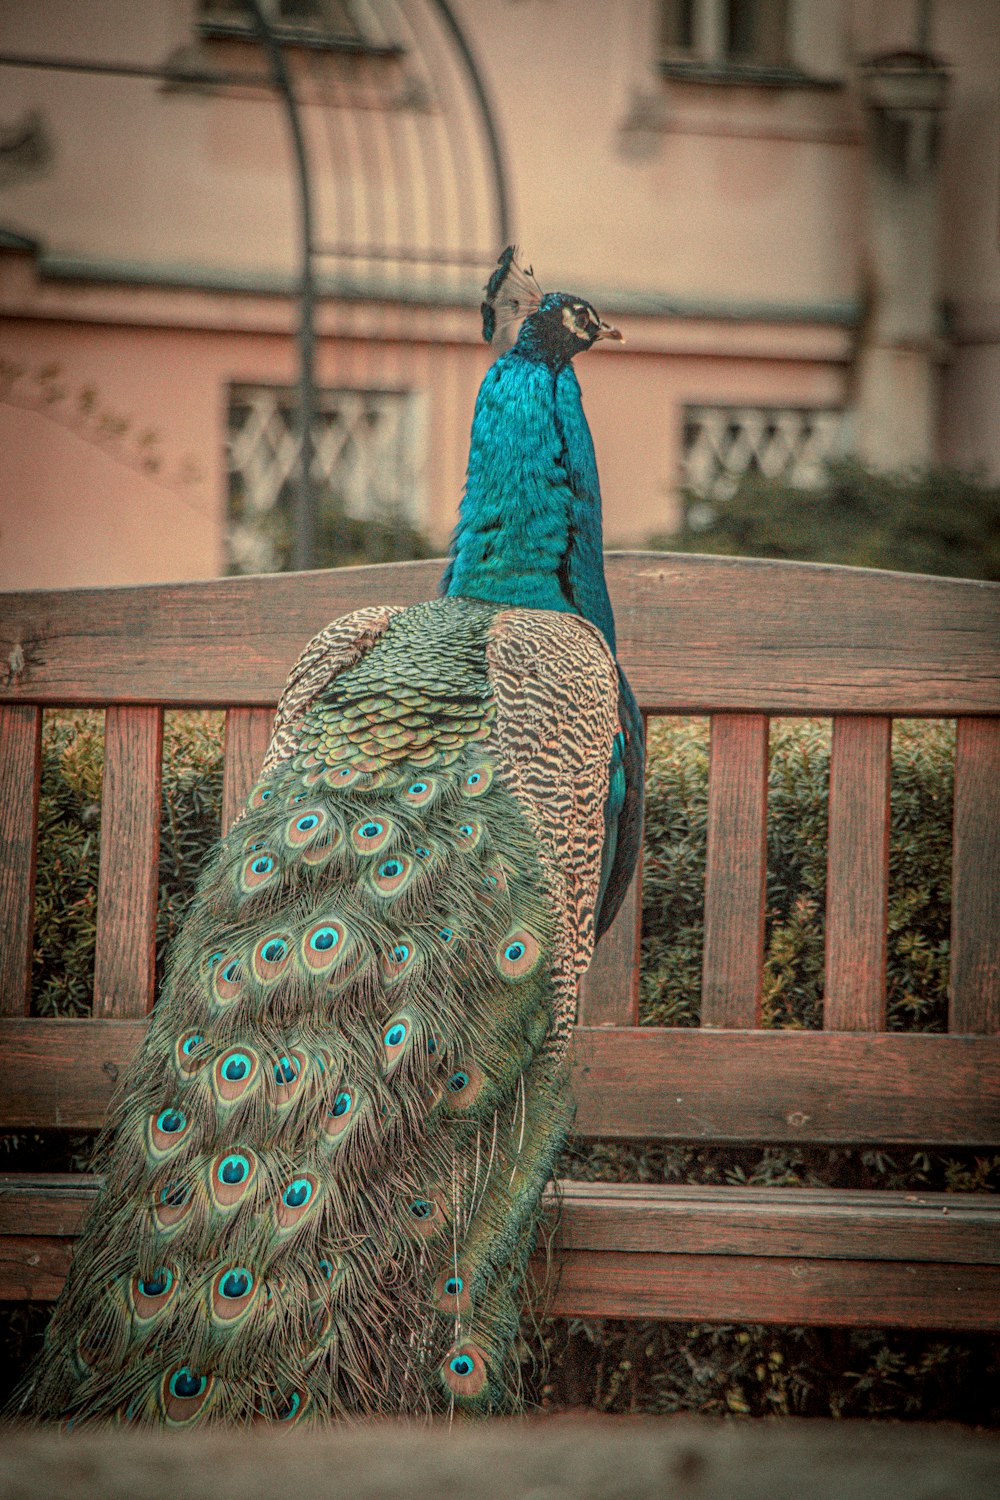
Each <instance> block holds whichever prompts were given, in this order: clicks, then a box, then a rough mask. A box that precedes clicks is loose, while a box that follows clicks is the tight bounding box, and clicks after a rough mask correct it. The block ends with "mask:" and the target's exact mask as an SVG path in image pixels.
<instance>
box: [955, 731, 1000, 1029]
mask: <svg viewBox="0 0 1000 1500" xmlns="http://www.w3.org/2000/svg"><path fill="white" fill-rule="evenodd" d="M951 900H952V905H951V912H952V916H951V922H952V928H951V933H952V936H951V1004H950V1009H949V1014H948V1026H949V1029H950V1030H951V1031H973V1032H997V1031H1000V719H967V718H961V719H959V721H958V734H957V739H956V745H955V829H954V854H953V864H952V898H951Z"/></svg>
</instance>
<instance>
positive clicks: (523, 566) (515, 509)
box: [441, 345, 615, 651]
mask: <svg viewBox="0 0 1000 1500" xmlns="http://www.w3.org/2000/svg"><path fill="white" fill-rule="evenodd" d="M441 591H442V593H444V594H462V595H467V596H470V597H472V598H475V599H492V600H496V602H497V603H499V604H510V605H516V606H521V607H524V608H529V609H554V610H558V611H560V612H562V613H564V614H579V615H583V616H584V618H585V619H588V620H591V621H592V622H593V623H594V624H595V625H596V626H597V627H598V628H599V629H600V630H601V631H602V632H603V634H604V637H605V639H606V640H607V642H608V645H609V646H610V647H611V649H612V651H613V650H614V649H615V626H614V618H613V616H612V613H611V601H610V600H609V598H608V590H607V585H606V584H605V581H604V553H603V540H602V531H601V492H600V486H599V483H598V478H597V464H596V462H595V459H594V445H593V442H592V440H591V436H590V429H589V427H588V426H587V419H586V417H585V416H584V414H583V405H582V403H581V400H580V386H579V383H578V381H577V378H576V375H575V373H574V371H573V366H572V364H570V363H569V362H565V363H555V362H551V361H547V360H543V359H540V358H538V357H537V355H536V354H535V353H534V351H531V350H529V349H523V350H522V348H521V347H520V346H519V345H517V346H515V347H514V348H513V349H509V350H508V351H507V353H506V354H503V355H501V356H500V358H499V359H498V360H497V361H496V363H495V364H494V365H493V366H492V367H491V368H490V370H489V371H488V372H487V374H486V378H485V379H484V381H483V383H482V386H481V388H480V391H479V398H478V400H477V402H476V412H475V416H474V418H473V422H472V439H471V444H470V449H469V468H468V475H467V478H466V486H465V495H464V498H463V500H462V505H461V509H460V511H459V518H458V525H457V527H456V528H455V534H454V536H453V537H452V543H451V552H450V557H449V562H448V566H447V568H446V570H445V574H444V577H443V579H442V581H441Z"/></svg>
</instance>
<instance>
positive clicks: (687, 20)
mask: <svg viewBox="0 0 1000 1500" xmlns="http://www.w3.org/2000/svg"><path fill="white" fill-rule="evenodd" d="M788 10H789V6H788V0H661V7H660V52H661V65H662V67H663V70H664V71H665V72H668V73H671V74H675V75H679V76H683V74H684V73H693V74H695V75H696V76H702V77H704V76H706V75H713V74H715V75H720V76H724V75H733V74H736V75H739V74H754V73H763V74H767V73H774V72H775V70H777V71H779V72H781V71H785V72H788V71H794V70H791V69H789V46H788V27H789V17H788Z"/></svg>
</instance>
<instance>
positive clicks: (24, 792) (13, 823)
mask: <svg viewBox="0 0 1000 1500" xmlns="http://www.w3.org/2000/svg"><path fill="white" fill-rule="evenodd" d="M41 755H42V714H41V710H40V709H38V708H34V707H33V706H32V705H31V704H27V703H24V704H14V703H8V704H0V912H2V913H3V925H4V933H3V941H2V942H0V1015H7V1016H17V1015H27V1013H28V1010H29V1008H30V1005H31V942H32V933H33V916H34V901H35V848H36V843H37V824H38V786H39V778H40V775H41V764H42V760H41Z"/></svg>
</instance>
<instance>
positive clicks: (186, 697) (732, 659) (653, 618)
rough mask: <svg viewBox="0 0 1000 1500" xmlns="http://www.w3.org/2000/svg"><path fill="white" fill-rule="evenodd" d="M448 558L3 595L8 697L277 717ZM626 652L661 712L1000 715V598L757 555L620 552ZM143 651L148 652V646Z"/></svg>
mask: <svg viewBox="0 0 1000 1500" xmlns="http://www.w3.org/2000/svg"><path fill="white" fill-rule="evenodd" d="M440 573H441V563H440V562H418V563H393V564H390V565H386V566H383V567H366V568H335V569H330V570H328V571H323V572H316V573H296V574H274V575H269V576H267V577H262V578H224V579H213V580H212V581H210V582H195V583H184V584H156V585H151V586H147V587H142V588H112V589H74V590H58V591H47V590H37V591H32V592H30V593H20V594H6V595H3V596H0V653H2V657H3V659H5V660H6V659H8V658H10V659H16V660H17V661H19V662H22V661H23V667H22V668H21V669H20V670H19V672H18V673H17V674H12V676H11V680H10V682H9V683H8V684H7V685H6V686H4V687H2V688H0V699H7V700H8V701H11V702H38V703H111V702H122V703H125V702H133V703H162V704H165V705H167V706H170V707H180V706H185V705H191V706H199V705H201V706H205V707H218V706H219V705H224V706H226V707H230V706H235V707H247V708H249V707H272V706H273V705H274V704H275V703H276V702H277V699H278V694H279V693H280V691H281V688H282V687H283V685H284V681H285V677H286V675H287V673H288V669H289V667H290V666H291V664H292V662H293V661H294V660H295V658H296V657H297V656H298V654H299V652H300V651H301V649H302V647H303V646H304V645H305V643H306V641H307V640H308V639H309V637H310V635H312V634H313V633H314V632H315V631H316V630H318V629H320V628H321V627H322V626H324V625H326V624H327V623H328V622H329V621H330V620H331V619H333V618H334V617H336V616H337V615H340V614H343V613H345V612H346V611H347V610H351V609H356V608H358V607H359V606H361V605H368V604H372V603H377V602H385V603H388V604H411V603H414V602H416V601H417V600H419V599H428V598H431V597H432V596H433V595H434V594H435V593H436V592H437V587H438V579H439V577H440ZM608 581H609V585H610V589H611V595H612V602H613V604H614V608H615V615H616V618H617V623H618V635H619V646H620V649H619V655H620V658H621V661H622V664H623V666H624V667H625V670H626V672H627V673H628V675H629V679H630V681H631V683H632V686H633V688H634V690H635V692H636V696H637V698H638V700H639V704H640V706H641V707H642V708H644V709H647V710H649V711H651V712H655V713H706V712H717V711H726V710H736V711H741V710H742V711H747V712H751V713H768V714H775V713H793V714H825V713H887V714H894V715H897V716H900V715H907V714H911V715H912V714H924V715H937V716H949V715H952V714H982V713H997V712H998V711H1000V666H998V654H1000V653H998V650H997V632H996V620H997V614H998V610H1000V605H998V599H1000V585H997V584H992V583H981V582H978V581H968V580H964V579H954V578H928V577H922V576H918V575H912V574H906V573H888V572H876V571H874V570H869V569H865V568H839V567H828V566H823V565H819V564H815V563H793V562H771V561H766V560H763V559H758V558H738V557H696V556H687V555H684V554H671V553H655V552H653V553H631V554H630V553H620V554H610V555H609V557H608ZM140 641H141V643H142V650H141V653H140V652H137V650H136V643H137V642H140Z"/></svg>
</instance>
